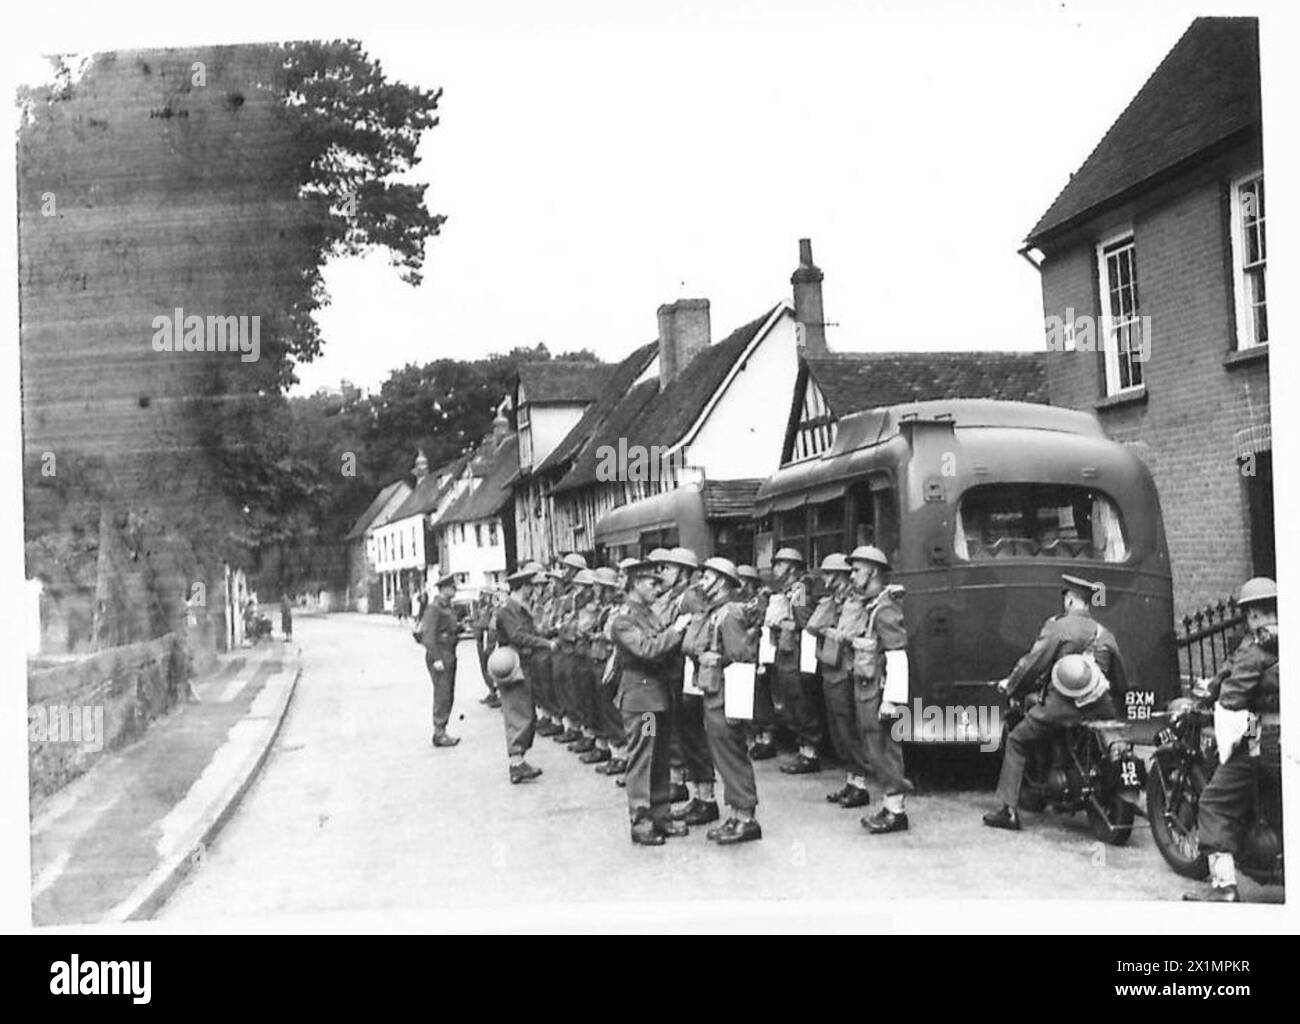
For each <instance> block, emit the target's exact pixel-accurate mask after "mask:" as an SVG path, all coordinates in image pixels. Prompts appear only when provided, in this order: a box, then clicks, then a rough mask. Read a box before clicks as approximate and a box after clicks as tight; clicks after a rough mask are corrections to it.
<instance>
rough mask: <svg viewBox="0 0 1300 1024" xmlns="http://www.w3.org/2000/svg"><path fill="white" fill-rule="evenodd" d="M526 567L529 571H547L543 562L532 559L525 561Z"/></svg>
mask: <svg viewBox="0 0 1300 1024" xmlns="http://www.w3.org/2000/svg"><path fill="white" fill-rule="evenodd" d="M524 568H525V569H527V570H528V571H529V572H545V571H546V570H545V569H543V568H542V563H541V562H532V561H529V562H525V563H524Z"/></svg>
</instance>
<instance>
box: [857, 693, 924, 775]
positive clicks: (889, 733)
mask: <svg viewBox="0 0 1300 1024" xmlns="http://www.w3.org/2000/svg"><path fill="white" fill-rule="evenodd" d="M882 697H883V694H882V692H881V688H880V683H878V682H864V681H863V680H861V679H859V678H857V677H856V676H855V677H854V679H853V698H854V699H853V703H854V706H855V709H856V712H857V716H858V735H859V737H860V738H861V743H862V752H863V754H864V755H865V756H866V760H867V764H868V765H870V767H871V771H872V773H873V774H874V775H875V776H876V781H877V782H878V783H880V787H881V789H882V790H883V791H884V793H885V795H886V796H892V795H895V794H898V793H910V792H912V790H913V789H914V787H913V786H912V783H911V782H909V781H908V779H907V776H906V775H904V774H903V744H902V743H900V742H899V741H898V740H896V739H894V736H893V729H894V722H893V721H887V722H882V721H881V720H880V704H881V699H882Z"/></svg>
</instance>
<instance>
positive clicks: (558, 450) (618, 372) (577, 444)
mask: <svg viewBox="0 0 1300 1024" xmlns="http://www.w3.org/2000/svg"><path fill="white" fill-rule="evenodd" d="M658 353H659V342H658V341H652V342H649V343H647V344H645V345H642V346H641V347H640V348H638V349H635V350H634V351H633V352H632V354H631V355H629V356H628V357H627V358H626V359H624V360H623V361H622V362H621V363H619V364H618V365H617V366H615V367H614V368H613V370H614V372H613V373H612V374H611V375H610V378H609V380H608V381H607V382H606V384H605V389H604V391H603V392H602V394H601V396H600V397H599V398H598V399H596V401H595V402H593V403H592V404H591V405H589V406H587V409H586V411H585V412H583V414H582V418H581V419H580V420H578V422H577V423H575V424H574V426H573V429H572V430H570V431H569V432H568V433H567V434H566V435H565V436H564V440H562V441H561V442H560V443H559V444H557V445H556V446H555V448H554V449H552V451H551V452H550V454H549V455H547V456H546V458H545V459H543V460H542V461H541V463H540V464H539V465H538V466H537V467H536V468H534V470H533V472H534V473H544V472H546V471H547V470H549V469H554V468H555V467H557V466H561V465H563V464H564V463H565V462H567V461H568V460H569V459H572V458H573V457H574V456H575V455H577V454H578V452H579V451H580V450H581V449H582V446H583V445H584V444H586V443H587V441H588V440H590V439H591V436H592V434H593V433H595V432H596V431H598V430H599V429H600V427H601V425H602V424H603V423H604V422H605V420H607V419H608V418H609V416H610V414H611V413H612V412H613V411H614V409H615V408H616V407H617V406H618V404H619V402H621V401H622V400H623V397H624V396H625V395H626V394H627V391H628V389H629V388H630V387H631V386H632V382H633V381H634V380H636V379H637V378H638V377H639V376H641V374H642V373H644V372H645V368H646V367H647V366H649V365H650V363H651V361H652V360H653V359H654V357H655V356H656V355H658Z"/></svg>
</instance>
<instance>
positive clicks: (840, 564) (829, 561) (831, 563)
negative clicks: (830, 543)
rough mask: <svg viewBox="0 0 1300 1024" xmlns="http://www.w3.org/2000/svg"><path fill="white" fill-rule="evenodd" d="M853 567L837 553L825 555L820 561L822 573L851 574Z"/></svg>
mask: <svg viewBox="0 0 1300 1024" xmlns="http://www.w3.org/2000/svg"><path fill="white" fill-rule="evenodd" d="M852 571H853V567H852V566H851V565H849V560H848V559H847V558H845V557H844V556H843V555H842V554H840V553H839V552H838V551H836V552H833V553H832V554H829V555H827V556H826V557H825V558H823V559H822V572H852Z"/></svg>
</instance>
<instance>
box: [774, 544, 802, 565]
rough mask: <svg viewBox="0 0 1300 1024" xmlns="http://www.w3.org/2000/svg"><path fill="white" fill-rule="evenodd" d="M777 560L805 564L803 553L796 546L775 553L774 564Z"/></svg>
mask: <svg viewBox="0 0 1300 1024" xmlns="http://www.w3.org/2000/svg"><path fill="white" fill-rule="evenodd" d="M777 562H798V563H799V564H800V565H804V564H805V562H804V557H803V555H801V554H800V553H799V552H798V551H796V550H795V549H794V548H782V549H781V550H780V551H778V552H777V553H776V554H775V555H773V556H772V564H773V565H775V564H776V563H777Z"/></svg>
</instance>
